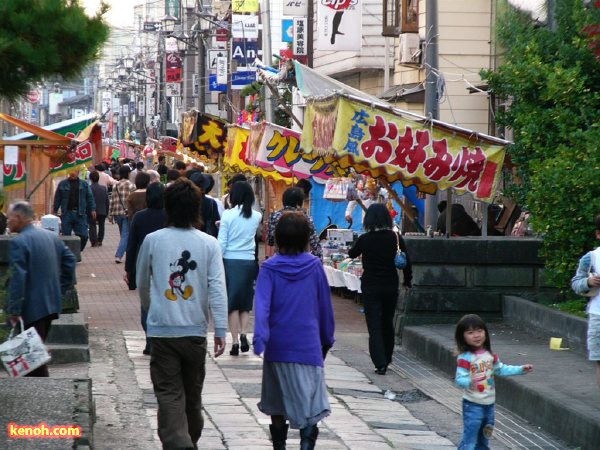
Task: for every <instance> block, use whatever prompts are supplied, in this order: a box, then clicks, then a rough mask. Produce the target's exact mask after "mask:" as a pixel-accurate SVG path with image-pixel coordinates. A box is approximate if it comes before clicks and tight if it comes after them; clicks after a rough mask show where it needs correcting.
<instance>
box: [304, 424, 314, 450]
mask: <svg viewBox="0 0 600 450" xmlns="http://www.w3.org/2000/svg"><path fill="white" fill-rule="evenodd" d="M318 435H319V429H318V428H317V426H316V425H310V426H308V427H306V428H302V429H301V430H300V450H313V449H314V448H315V444H316V443H317V436H318Z"/></svg>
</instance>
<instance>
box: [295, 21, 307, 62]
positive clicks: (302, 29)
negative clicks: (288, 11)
mask: <svg viewBox="0 0 600 450" xmlns="http://www.w3.org/2000/svg"><path fill="white" fill-rule="evenodd" d="M306 54H307V52H306V18H304V17H296V18H294V55H306Z"/></svg>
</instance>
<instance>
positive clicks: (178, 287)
mask: <svg viewBox="0 0 600 450" xmlns="http://www.w3.org/2000/svg"><path fill="white" fill-rule="evenodd" d="M191 256H192V255H191V253H190V252H189V251H188V250H184V251H183V252H181V257H180V258H178V259H177V260H175V261H173V262H172V263H170V264H169V268H170V269H171V274H170V275H169V289H167V290H166V291H165V297H166V298H167V299H169V300H171V301H173V302H175V301H177V299H178V298H179V297H181V298H182V299H183V300H187V299H188V298H190V297H191V295H192V294H193V293H194V288H193V287H192V286H191V285H190V284H188V285H186V284H185V275H186V274H187V273H188V272H189V271H190V270H196V268H197V267H198V264H197V263H196V261H194V260H192V259H190V258H191Z"/></svg>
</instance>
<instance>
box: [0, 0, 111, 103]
mask: <svg viewBox="0 0 600 450" xmlns="http://www.w3.org/2000/svg"><path fill="white" fill-rule="evenodd" d="M106 11H108V6H107V5H105V4H102V5H101V7H100V10H99V11H98V12H97V13H96V15H95V16H94V17H89V16H87V15H86V13H85V10H84V9H83V7H82V6H81V5H80V4H79V1H78V0H7V1H1V2H0V61H2V63H3V67H2V70H1V71H0V97H4V98H7V99H10V100H14V99H16V98H17V97H19V96H22V95H25V94H26V93H27V92H28V91H29V85H30V83H33V82H36V81H40V80H41V79H42V78H43V77H47V76H53V75H60V76H62V77H63V78H64V79H67V80H68V79H72V78H74V77H75V76H77V75H78V74H80V73H81V71H82V70H83V69H84V68H85V67H86V66H87V65H88V64H89V63H90V62H91V61H93V60H94V59H96V57H97V55H98V53H99V50H100V49H101V47H102V44H103V43H104V42H105V41H106V40H107V39H108V35H109V31H110V28H109V26H108V25H107V24H106V22H105V21H104V14H105V13H106Z"/></svg>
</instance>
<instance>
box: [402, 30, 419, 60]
mask: <svg viewBox="0 0 600 450" xmlns="http://www.w3.org/2000/svg"><path fill="white" fill-rule="evenodd" d="M398 62H399V63H401V64H419V63H420V62H421V39H420V38H419V33H402V34H401V35H400V45H398Z"/></svg>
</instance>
